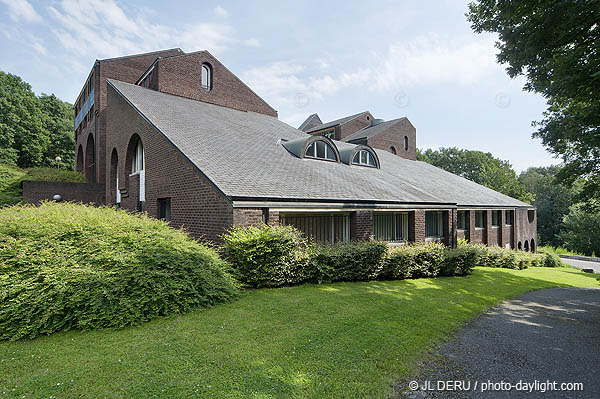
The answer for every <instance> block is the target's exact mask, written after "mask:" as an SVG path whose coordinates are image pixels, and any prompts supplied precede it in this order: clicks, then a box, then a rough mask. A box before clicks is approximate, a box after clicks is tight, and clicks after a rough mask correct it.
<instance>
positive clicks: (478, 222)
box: [475, 211, 487, 229]
mask: <svg viewBox="0 0 600 399" xmlns="http://www.w3.org/2000/svg"><path fill="white" fill-rule="evenodd" d="M486 216H487V215H486V214H485V211H475V227H476V228H478V229H483V228H484V227H485V219H486Z"/></svg>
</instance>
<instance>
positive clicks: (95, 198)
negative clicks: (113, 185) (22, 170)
mask: <svg viewBox="0 0 600 399" xmlns="http://www.w3.org/2000/svg"><path fill="white" fill-rule="evenodd" d="M56 194H58V195H60V196H61V197H62V201H70V202H82V203H84V204H87V203H94V204H96V205H103V204H104V203H105V187H104V184H93V183H67V182H46V181H33V180H26V181H24V182H23V200H24V201H26V202H29V203H34V204H39V203H40V202H41V201H51V200H52V198H53V197H54V195H56Z"/></svg>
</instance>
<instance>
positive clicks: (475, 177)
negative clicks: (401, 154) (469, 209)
mask: <svg viewBox="0 0 600 399" xmlns="http://www.w3.org/2000/svg"><path fill="white" fill-rule="evenodd" d="M417 159H418V160H420V161H424V162H427V163H430V164H432V165H433V166H437V167H438V168H441V169H444V170H446V171H448V172H452V173H454V174H456V175H459V176H462V177H464V178H466V179H469V180H472V181H474V182H475V183H479V184H481V185H484V186H486V187H489V188H491V189H492V190H496V191H499V192H501V193H503V194H506V195H508V196H510V197H513V198H516V199H518V200H521V201H523V202H527V203H532V202H533V199H534V198H533V195H532V194H531V193H529V192H528V191H527V189H526V188H525V186H524V185H523V183H521V182H520V181H519V179H518V178H517V174H516V173H515V171H514V170H513V168H512V166H511V164H510V163H509V162H508V161H503V160H501V159H498V158H494V156H493V155H492V154H490V153H489V152H482V151H472V150H461V149H458V148H456V147H451V148H443V147H442V148H440V149H439V150H432V149H427V150H425V151H420V150H417Z"/></svg>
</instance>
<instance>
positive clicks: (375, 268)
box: [310, 241, 388, 282]
mask: <svg viewBox="0 0 600 399" xmlns="http://www.w3.org/2000/svg"><path fill="white" fill-rule="evenodd" d="M387 251H388V245H387V244H386V243H384V242H377V241H370V242H369V241H367V242H361V241H353V242H348V243H337V244H335V245H318V246H315V247H314V248H313V255H312V258H311V265H310V267H311V268H313V269H314V272H313V273H312V274H313V276H315V277H316V278H313V281H317V282H323V281H326V282H329V281H369V280H375V279H377V278H378V277H379V275H380V274H381V272H382V270H383V266H384V264H385V261H386V255H387Z"/></svg>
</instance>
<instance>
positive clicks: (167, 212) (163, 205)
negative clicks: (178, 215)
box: [158, 198, 171, 222]
mask: <svg viewBox="0 0 600 399" xmlns="http://www.w3.org/2000/svg"><path fill="white" fill-rule="evenodd" d="M158 218H159V219H162V220H164V221H166V222H168V221H170V220H171V198H159V199H158Z"/></svg>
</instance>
